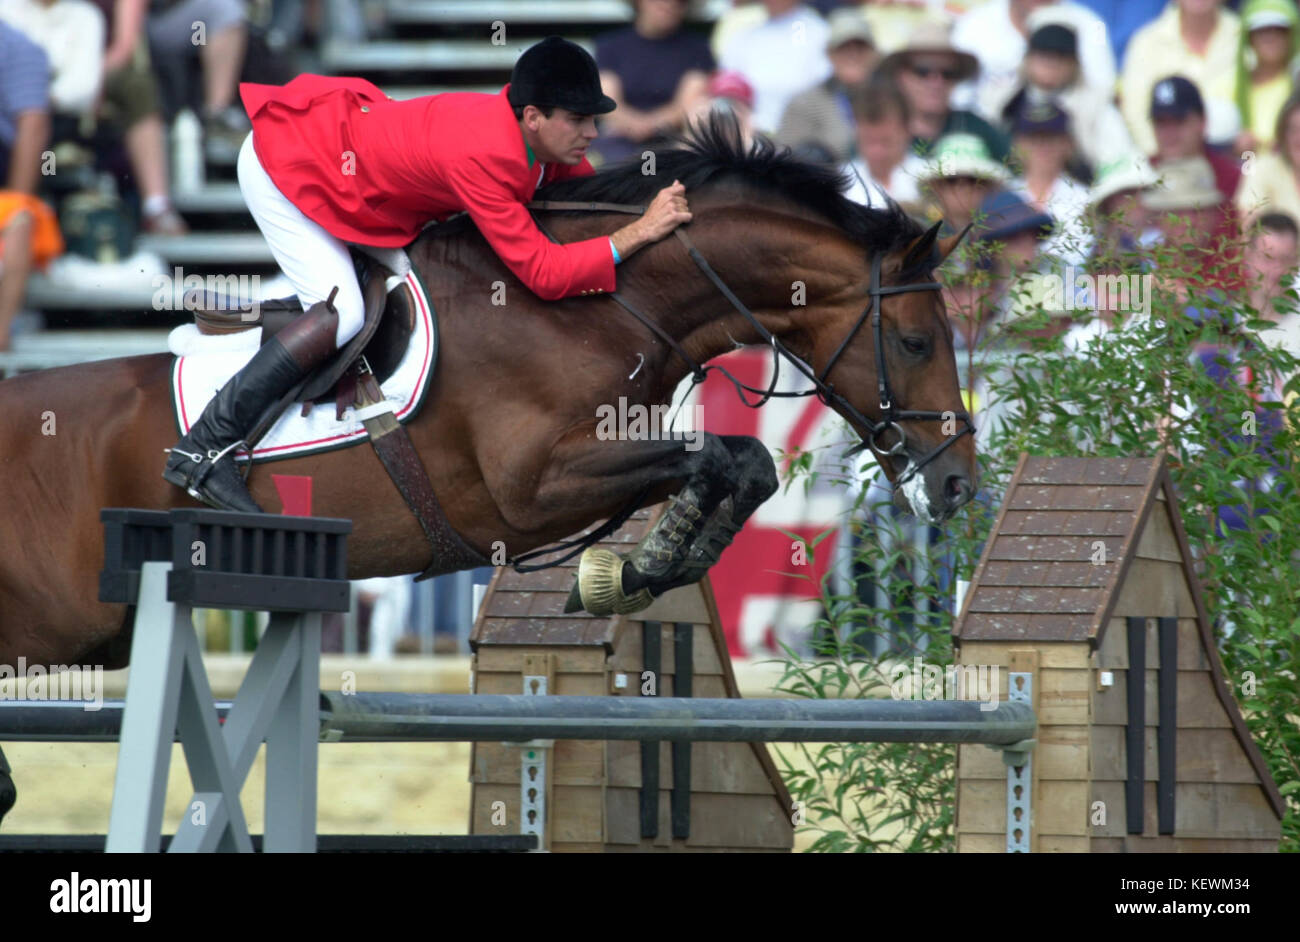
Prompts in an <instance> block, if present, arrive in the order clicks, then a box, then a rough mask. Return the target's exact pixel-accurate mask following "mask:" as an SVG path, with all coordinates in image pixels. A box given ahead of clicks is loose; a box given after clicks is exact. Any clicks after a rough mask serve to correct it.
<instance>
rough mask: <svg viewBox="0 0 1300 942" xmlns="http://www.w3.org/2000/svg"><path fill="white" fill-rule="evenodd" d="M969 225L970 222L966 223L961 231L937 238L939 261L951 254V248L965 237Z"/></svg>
mask: <svg viewBox="0 0 1300 942" xmlns="http://www.w3.org/2000/svg"><path fill="white" fill-rule="evenodd" d="M970 227H971V223H967V224H966V228H965V229H963V230H962V231H961V232H958V233H957V234H956V235H950V236H948V237H947V238H946V239H940V240H939V261H940V262H942V261H943V260H944V259H945V258H947V257H948V256H949V255H951V254H952V253H953V250H954V249H955V248H957V246H959V245H961V240H962V239H964V238H966V233H968V232H970Z"/></svg>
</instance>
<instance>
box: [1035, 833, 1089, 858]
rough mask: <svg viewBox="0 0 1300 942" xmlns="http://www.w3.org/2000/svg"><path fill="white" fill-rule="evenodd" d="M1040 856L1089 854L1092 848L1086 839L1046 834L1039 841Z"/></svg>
mask: <svg viewBox="0 0 1300 942" xmlns="http://www.w3.org/2000/svg"><path fill="white" fill-rule="evenodd" d="M1038 852H1039V853H1040V854H1087V853H1091V852H1092V851H1091V846H1090V842H1089V840H1088V838H1086V837H1067V836H1066V835H1064V834H1044V835H1043V836H1042V837H1041V838H1039V841H1038Z"/></svg>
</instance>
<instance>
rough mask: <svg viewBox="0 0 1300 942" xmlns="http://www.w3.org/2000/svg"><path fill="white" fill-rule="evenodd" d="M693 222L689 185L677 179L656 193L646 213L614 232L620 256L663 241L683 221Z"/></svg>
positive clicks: (623, 256) (626, 255) (625, 256)
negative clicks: (687, 201)
mask: <svg viewBox="0 0 1300 942" xmlns="http://www.w3.org/2000/svg"><path fill="white" fill-rule="evenodd" d="M690 221H691V211H690V208H689V207H688V206H687V203H686V187H684V186H683V185H682V184H681V182H680V181H677V180H674V181H673V183H672V186H666V187H664V188H663V189H662V190H660V191H659V192H658V193H657V194H655V198H654V201H653V202H651V203H650V206H649V207H648V208H647V209H646V211H645V215H644V216H642V217H641V218H640V219H638V220H637V221H636V222H632V223H628V224H627V225H626V226H624V227H623V228H622V229H620V230H618V232H615V233H614V235H613V239H614V245H615V246H616V247H617V248H618V254H619V256H620V257H621V258H627V257H628V256H629V255H631V254H632V253H633V252H635V251H636V250H637V249H639V248H641V247H643V246H645V245H649V244H650V243H651V242H657V241H659V240H660V239H662V238H663V237H664V236H666V235H668V234H669V233H670V232H672V231H673V230H674V229H676V228H677V227H678V226H680V225H681V224H682V223H684V222H690Z"/></svg>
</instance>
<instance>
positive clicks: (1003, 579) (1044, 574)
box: [978, 559, 1054, 591]
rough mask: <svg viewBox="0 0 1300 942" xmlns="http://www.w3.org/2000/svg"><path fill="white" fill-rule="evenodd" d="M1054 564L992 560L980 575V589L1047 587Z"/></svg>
mask: <svg viewBox="0 0 1300 942" xmlns="http://www.w3.org/2000/svg"><path fill="white" fill-rule="evenodd" d="M1053 565H1054V564H1053V563H1051V562H1049V561H1042V562H1038V561H1034V560H1005V559H991V560H989V562H988V565H986V566H985V567H984V570H983V571H982V572H981V573H980V574H979V575H980V588H979V590H978V591H983V590H984V589H986V588H991V587H995V586H1004V585H1012V586H1018V585H1047V584H1050V580H1049V578H1048V577H1049V573H1050V572H1051V570H1052V566H1053Z"/></svg>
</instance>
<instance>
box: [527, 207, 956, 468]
mask: <svg viewBox="0 0 1300 942" xmlns="http://www.w3.org/2000/svg"><path fill="white" fill-rule="evenodd" d="M528 207H529V208H530V209H551V210H590V211H595V212H601V211H604V212H620V213H635V214H638V215H640V214H642V213H644V212H645V207H643V206H629V205H625V204H622V203H583V202H557V201H551V200H541V201H537V202H532V203H529V204H528ZM539 226H540V223H539ZM542 231H543V232H546V230H545V229H542ZM673 234H674V235H675V236H677V238H678V239H679V240H680V241H681V243H682V245H683V246H685V248H686V252H687V254H688V255H689V256H690V257H691V261H693V262H694V263H695V265H696V267H698V268H699V269H700V271H702V272H703V273H704V275H705V276H706V277H707V278H708V279H709V280H710V281H711V282H713V285H714V287H716V288H717V289H718V291H719V292H720V293H721V294H722V296H723V297H724V298H726V299H727V302H728V303H729V304H730V305H731V306H732V307H733V308H735V310H736V311H737V313H739V314H740V315H741V316H743V317H744V318H745V320H747V321H749V323H750V326H752V327H753V328H754V330H755V331H756V332H757V333H758V335H759V336H760V337H762V338H763V340H764V341H765V342H767V344H768V345H770V346H771V348H772V363H773V368H772V382H771V383H770V384H769V386H768V388H767V389H766V390H763V389H756V388H755V387H753V386H748V385H746V384H745V383H742V382H741V381H740V380H738V379H736V378H735V377H734V376H732V375H731V374H730V373H729V372H728V371H727V370H726V368H725V367H722V366H717V365H715V366H709V367H702V366H700V365H699V364H698V363H696V362H695V360H694V359H693V358H692V357H691V355H690V354H688V353H687V352H686V351H685V350H684V349H682V346H681V344H679V343H678V342H677V341H676V340H675V339H674V338H673V337H671V336H670V335H669V334H668V332H667V331H665V330H664V329H663V328H661V327H660V326H659V325H658V324H656V323H654V321H652V320H650V319H649V318H647V317H646V316H645V315H644V314H642V313H641V312H640V311H638V310H637V309H636V308H635V307H633V306H632V305H630V304H629V303H628V302H627V300H626V299H624V298H623V297H621V296H620V295H619V293H618V292H617V291H614V292H611V293H610V294H608V295H607V297H609V298H610V299H611V300H613V301H614V302H615V303H616V304H618V305H620V306H621V307H622V308H623V309H624V310H626V311H627V312H628V313H629V314H631V315H632V316H634V317H635V318H637V320H639V321H641V323H642V324H644V325H645V326H646V327H647V328H649V329H650V330H651V331H653V332H654V333H655V334H657V335H658V336H659V338H660V339H661V340H663V341H664V342H665V343H667V344H668V345H669V346H670V347H671V348H672V349H673V350H674V351H675V352H676V353H677V355H678V356H680V357H681V358H682V360H683V361H685V363H686V365H687V366H689V367H690V369H691V384H692V388H693V387H694V386H696V385H698V384H699V383H702V382H704V380H705V378H706V377H707V375H708V373H709V371H710V370H718V371H719V372H721V373H722V374H723V375H724V376H726V377H727V379H729V380H730V381H731V382H732V384H733V385H735V387H736V392H737V395H738V396H739V397H740V401H741V402H743V403H744V404H745V405H746V406H749V407H750V408H752V409H757V408H758V407H760V406H762V405H764V404H765V403H766V402H767V401H768V400H769V399H772V398H774V397H790V398H798V397H802V396H816V397H817V398H818V399H819V400H820V401H821V402H822V403H824V404H825V405H826V406H828V407H838V409H839V410H840V411H841V412H842V413H844V414H845V415H847V416H848V417H849V418H851V419H852V420H853V421H854V422H857V423H859V424H860V425H861V426H862V427H863V428H865V429H867V438H866V440H865V441H864V442H863V445H859V446H858V447H857V448H855V449H853V452H857V451H861V450H862V448H863V447H864V446H868V447H870V448H871V450H872V451H874V452H875V453H876V454H878V455H880V456H881V457H893V456H895V455H900V454H904V452H905V449H906V448H907V433H906V432H905V431H904V430H903V426H901V425H899V424H898V423H899V422H900V421H904V422H907V421H918V422H927V421H928V422H947V421H959V422H961V424H962V427H961V429H960V430H958V431H955V432H953V433H952V434H950V435H948V436H947V437H946V438H945V439H944V440H943V442H941V443H940V444H939V445H937V446H936V447H935V448H933V449H931V450H930V452H929V453H927V454H926V455H925V456H923V457H922V458H921V459H920V460H914V461H912V463H911V464H910V465H909V466H908V468H907V469H906V470H905V471H904V472H903V474H902V475H901V476H900V477H899V479H898V480H897V481H896V482H895V486H896V487H899V486H902V485H903V484H906V483H907V482H908V481H909V480H911V479H912V477H913V476H915V475H916V473H917V472H918V471H920V470H921V469H922V468H924V467H925V466H926V465H928V464H929V463H930V462H932V461H934V460H935V459H936V458H938V457H939V455H941V454H943V452H944V451H946V450H947V449H948V448H950V447H951V446H952V445H953V444H954V443H955V442H956V441H957V440H958V439H960V438H961V437H962V436H963V435H974V434H975V426H974V424H972V422H971V419H970V413H968V412H966V411H964V410H963V411H961V412H952V411H948V412H936V411H933V410H923V409H900V408H899V407H898V405H897V404H896V403H895V402H894V395H893V391H892V390H891V389H890V386H889V371H888V369H887V368H886V366H885V345H884V329H883V326H882V323H881V313H880V300H881V298H884V297H887V296H889V295H894V294H909V293H911V292H915V291H940V290H942V288H943V285H941V284H940V283H939V282H937V281H919V282H914V283H912V284H906V285H882V284H881V283H880V268H881V261H882V256H881V253H876V254H875V255H873V256H872V259H871V285H870V287H869V288H868V291H867V293H868V296H869V297H870V298H871V303H870V304H868V305H867V307H865V308H864V309H863V311H862V314H861V316H860V317H858V319H857V322H856V323H854V325H853V327H852V329H851V330H849V332H848V334H846V335H845V337H844V339H843V340H842V341H840V344H839V346H838V347H836V348H835V352H834V353H832V354H831V356H830V358H829V359H828V360H827V361H826V365H825V366H824V367H822V370H821V372H820V373H814V372H813V370H812V368H811V367H810V366H809V365H808V364H807V363H805V362H804V361H803V360H802V359H800V358H799V357H798V356H796V355H795V354H794V353H793V352H791V350H790V349H789V348H788V347H786V346H785V344H783V343H781V341H780V339H778V338H777V337H776V335H775V334H773V333H772V332H771V331H769V330H768V329H767V328H766V327H764V326H763V324H762V323H761V322H760V321H759V320H758V318H757V317H755V316H754V313H753V312H752V311H751V310H750V309H749V308H748V307H746V306H745V303H744V302H743V301H741V300H740V299H739V298H738V297H736V295H735V293H734V292H733V291H732V290H731V289H730V288H729V287H728V286H727V284H726V282H724V281H723V280H722V279H721V278H720V277H719V276H718V273H717V272H715V271H714V270H713V267H712V266H711V265H709V263H708V260H707V259H705V258H704V256H703V255H702V254H700V251H699V249H697V248H696V247H695V244H694V243H693V242H692V241H691V237H690V236H689V235H688V234H687V233H686V230H685V229H684V228H683V227H681V226H679V227H678V228H677V229H675V230H673ZM547 235H548V236H549V235H550V233H547ZM868 318H870V319H871V333H872V336H873V339H874V345H875V348H876V393H877V396H878V397H879V401H880V413H881V419H880V421H879V422H877V421H874V420H872V419H870V418H868V417H867V416H865V415H863V414H862V413H861V412H859V411H858V410H857V409H856V408H854V406H853V404H852V403H851V402H849V401H848V399H846V398H845V397H844V396H842V395H841V394H840V393H839V392H837V391H836V389H835V386H834V384H832V383H831V382H830V379H829V377H830V374H831V370H833V369H834V368H835V364H836V362H837V361H838V360H839V358H840V356H841V355H842V354H843V353H844V351H845V350H846V349H848V346H849V344H850V343H852V342H853V339H854V338H855V337H856V336H857V334H858V331H860V330H861V329H862V325H863V324H864V323H865V322H866V321H867V319H868ZM781 357H785V358H786V359H787V360H789V361H790V362H791V363H792V364H793V365H794V367H795V369H797V370H798V371H799V372H800V373H802V374H803V375H804V376H806V377H808V379H809V380H811V381H812V384H813V388H812V389H807V390H804V391H802V392H777V391H776V384H777V382H778V380H779V378H780V376H779V374H780V366H781ZM746 392H750V393H754V394H756V395H761V396H762V398H761V399H760V400H759V401H758V402H755V403H751V402H749V401H748V400H747V399H746V398H745V393H746ZM889 431H892V432H893V433H894V434H896V435H897V436H898V441H896V442H895V443H894V445H893V446H892V447H890V448H888V449H886V448H883V447H882V442H881V438H882V436H883V435H884V434H885V433H886V432H889Z"/></svg>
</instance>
